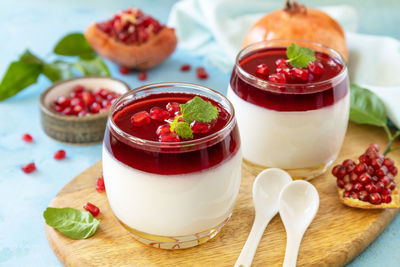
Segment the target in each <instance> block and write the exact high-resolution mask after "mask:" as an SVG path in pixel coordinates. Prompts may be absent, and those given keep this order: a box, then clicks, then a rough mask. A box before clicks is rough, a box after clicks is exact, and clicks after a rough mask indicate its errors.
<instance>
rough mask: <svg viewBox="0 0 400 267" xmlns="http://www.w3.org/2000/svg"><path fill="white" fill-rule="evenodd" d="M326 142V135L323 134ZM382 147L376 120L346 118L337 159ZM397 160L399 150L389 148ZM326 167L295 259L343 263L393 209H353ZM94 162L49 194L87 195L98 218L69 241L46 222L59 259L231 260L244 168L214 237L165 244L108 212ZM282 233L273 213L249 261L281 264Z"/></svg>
mask: <svg viewBox="0 0 400 267" xmlns="http://www.w3.org/2000/svg"><path fill="white" fill-rule="evenodd" d="M327 142H329V140H327ZM372 142H373V143H377V144H379V145H380V146H381V147H384V146H385V144H386V136H385V133H384V131H383V130H382V129H379V128H377V127H369V126H362V125H356V124H350V125H349V129H348V132H347V136H346V139H345V142H344V146H343V148H342V151H341V154H340V155H339V158H338V159H337V162H341V161H343V160H344V159H346V158H352V159H354V158H356V157H358V155H360V154H361V152H363V151H364V150H365V149H366V148H367V147H368V145H369V144H370V143H372ZM391 158H392V159H394V160H395V162H396V163H397V164H399V163H400V153H399V152H398V151H397V152H395V153H393V154H391ZM330 171H331V168H330V169H329V170H328V172H327V173H325V174H324V175H322V176H320V177H318V178H315V179H313V180H312V183H313V184H314V186H315V187H316V188H317V189H318V193H319V195H320V208H319V211H318V213H317V215H316V217H315V219H314V221H313V222H312V223H311V225H310V228H308V230H307V231H306V233H305V235H304V238H303V241H302V243H301V247H300V251H299V258H298V261H297V265H298V266H342V265H344V264H346V263H347V262H349V261H350V260H351V259H353V258H354V257H355V256H357V255H358V254H359V253H360V252H361V251H362V250H364V249H365V248H366V247H367V246H368V245H369V244H370V243H371V242H372V241H373V240H374V239H375V238H376V237H377V236H378V235H379V234H380V233H381V232H382V230H383V229H384V228H385V227H386V226H387V225H388V224H389V222H390V221H391V220H392V219H393V218H394V217H395V216H396V214H397V212H398V210H359V209H354V208H349V207H346V206H344V205H342V204H341V203H340V202H339V199H338V195H337V191H336V182H335V178H334V177H333V176H332V175H331V174H330ZM100 175H101V162H97V163H96V164H94V165H93V166H92V167H90V168H89V169H87V170H86V171H84V172H83V173H81V174H79V175H78V176H77V177H75V178H74V179H73V180H72V181H71V182H69V183H68V184H67V185H66V186H65V187H64V188H63V189H62V190H61V191H60V192H59V193H58V194H57V196H56V197H55V198H54V199H53V200H52V201H51V203H50V206H52V207H73V208H78V209H81V208H82V206H83V204H84V203H86V202H87V201H89V202H92V203H93V204H95V205H97V206H98V207H99V208H100V210H101V213H100V215H99V216H98V219H100V220H101V223H100V227H99V229H98V230H97V233H96V234H95V235H94V236H93V237H91V238H89V239H86V240H73V239H70V238H68V237H65V236H63V235H61V234H60V233H59V232H58V231H56V230H54V229H53V228H51V227H49V226H47V225H46V226H45V227H46V234H47V238H48V241H49V243H50V246H51V247H52V249H53V250H54V253H55V254H56V255H57V257H58V258H59V259H60V261H61V263H63V264H64V265H66V266H233V265H234V263H235V261H236V259H237V257H238V256H239V254H240V251H241V249H242V247H243V245H244V243H245V241H246V239H247V236H248V234H249V232H250V229H251V226H252V223H253V219H254V206H253V201H252V196H251V188H252V184H253V181H254V178H255V175H254V174H252V173H251V172H250V171H249V170H247V169H246V167H243V176H242V184H241V188H240V193H239V198H238V200H237V203H236V206H235V210H234V213H233V216H232V218H231V220H230V221H229V222H228V223H227V225H226V226H225V227H224V228H223V229H222V231H221V232H220V234H218V235H217V236H216V237H215V238H214V239H212V240H210V241H209V242H207V243H205V244H203V245H200V246H197V247H193V248H189V249H184V250H174V251H167V250H161V249H157V248H152V247H149V246H146V245H143V244H141V243H139V242H138V241H136V240H135V239H134V238H133V237H132V236H131V235H130V233H129V232H128V231H127V230H125V228H123V227H122V226H121V225H120V224H119V222H118V221H117V219H116V218H115V217H114V215H113V213H112V211H111V209H110V206H109V204H108V201H107V197H106V194H105V193H98V192H97V191H96V190H95V183H96V179H97V178H98V177H99V176H100ZM285 245H286V234H285V229H284V226H283V224H282V222H281V219H280V217H279V216H276V217H275V218H274V219H273V220H272V221H271V222H270V224H269V225H268V227H267V229H266V231H265V233H264V236H263V238H262V240H261V242H260V245H259V247H258V250H257V252H256V255H255V257H254V261H253V266H281V265H282V263H283V257H284V254H285Z"/></svg>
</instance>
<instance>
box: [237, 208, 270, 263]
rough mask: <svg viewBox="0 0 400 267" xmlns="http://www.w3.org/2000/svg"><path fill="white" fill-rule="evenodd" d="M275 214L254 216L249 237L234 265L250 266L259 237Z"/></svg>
mask: <svg viewBox="0 0 400 267" xmlns="http://www.w3.org/2000/svg"><path fill="white" fill-rule="evenodd" d="M274 216H275V214H273V215H272V216H269V218H268V217H257V214H256V217H255V219H254V223H253V227H252V228H251V231H250V234H249V237H248V238H247V241H246V243H245V244H244V247H243V249H242V252H241V253H240V255H239V258H238V259H237V261H236V263H235V267H250V266H251V263H252V261H253V258H254V254H255V253H256V250H257V247H258V243H260V240H261V237H262V235H263V233H264V231H265V228H266V227H267V225H268V223H269V221H270V220H271V219H272V217H274Z"/></svg>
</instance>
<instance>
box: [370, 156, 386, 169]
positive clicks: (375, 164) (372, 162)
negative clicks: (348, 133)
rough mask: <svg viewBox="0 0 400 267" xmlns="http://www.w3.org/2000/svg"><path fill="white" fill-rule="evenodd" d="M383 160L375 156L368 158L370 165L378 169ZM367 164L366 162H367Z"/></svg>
mask: <svg viewBox="0 0 400 267" xmlns="http://www.w3.org/2000/svg"><path fill="white" fill-rule="evenodd" d="M382 163H383V160H382V159H380V158H375V159H371V160H370V166H372V168H374V169H375V170H378V169H379V168H380V167H381V166H382ZM367 164H368V163H367Z"/></svg>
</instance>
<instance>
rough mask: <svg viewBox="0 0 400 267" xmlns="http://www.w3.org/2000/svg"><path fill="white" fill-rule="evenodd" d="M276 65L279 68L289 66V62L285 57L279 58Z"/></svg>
mask: <svg viewBox="0 0 400 267" xmlns="http://www.w3.org/2000/svg"><path fill="white" fill-rule="evenodd" d="M275 66H276V67H277V68H287V67H288V63H287V62H286V60H285V59H284V58H279V59H277V60H276V61H275Z"/></svg>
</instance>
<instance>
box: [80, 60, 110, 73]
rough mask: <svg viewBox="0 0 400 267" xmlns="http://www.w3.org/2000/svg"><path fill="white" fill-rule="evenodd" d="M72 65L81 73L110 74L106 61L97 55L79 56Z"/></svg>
mask: <svg viewBox="0 0 400 267" xmlns="http://www.w3.org/2000/svg"><path fill="white" fill-rule="evenodd" d="M74 66H75V67H76V68H77V69H78V70H79V71H80V72H82V74H83V75H100V76H107V77H109V76H110V71H109V70H108V67H107V65H106V63H104V61H103V59H102V58H101V57H99V56H92V57H90V58H79V60H78V61H77V62H76V63H75V64H74Z"/></svg>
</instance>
